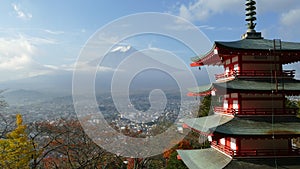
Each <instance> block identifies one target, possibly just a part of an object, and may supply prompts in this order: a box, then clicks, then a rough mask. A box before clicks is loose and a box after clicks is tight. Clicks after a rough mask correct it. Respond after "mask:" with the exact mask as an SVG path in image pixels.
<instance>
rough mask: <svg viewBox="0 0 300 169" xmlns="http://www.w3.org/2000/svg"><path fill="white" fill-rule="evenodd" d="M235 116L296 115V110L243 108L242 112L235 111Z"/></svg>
mask: <svg viewBox="0 0 300 169" xmlns="http://www.w3.org/2000/svg"><path fill="white" fill-rule="evenodd" d="M233 111H234V113H235V114H237V115H238V116H243V115H262V116H271V115H274V116H276V115H292V116H294V115H296V114H297V112H298V109H297V108H243V109H242V110H238V111H235V110H233Z"/></svg>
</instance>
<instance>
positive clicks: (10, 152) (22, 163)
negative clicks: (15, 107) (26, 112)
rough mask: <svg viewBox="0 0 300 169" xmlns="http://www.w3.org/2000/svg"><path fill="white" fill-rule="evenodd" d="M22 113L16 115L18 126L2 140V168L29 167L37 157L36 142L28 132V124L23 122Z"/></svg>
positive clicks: (0, 148)
mask: <svg viewBox="0 0 300 169" xmlns="http://www.w3.org/2000/svg"><path fill="white" fill-rule="evenodd" d="M22 123H23V119H22V116H21V115H20V114H17V115H16V128H15V129H14V130H13V131H12V132H9V133H8V134H7V135H6V138H4V139H1V140H0V151H1V153H0V167H1V168H9V169H10V168H29V167H30V162H32V161H34V159H36V158H37V156H38V154H39V153H38V152H36V151H35V150H34V143H33V142H32V140H30V139H29V138H28V136H27V134H26V131H25V130H26V126H25V125H23V124H22Z"/></svg>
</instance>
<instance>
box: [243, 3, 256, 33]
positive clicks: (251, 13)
mask: <svg viewBox="0 0 300 169" xmlns="http://www.w3.org/2000/svg"><path fill="white" fill-rule="evenodd" d="M255 4H256V2H255V1H254V0H247V1H246V19H245V20H246V21H247V22H248V24H247V27H248V30H247V32H255V26H256V23H254V21H256V17H255V15H256V11H255V10H256V7H255Z"/></svg>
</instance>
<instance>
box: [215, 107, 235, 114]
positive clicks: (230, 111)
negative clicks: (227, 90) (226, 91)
mask: <svg viewBox="0 0 300 169" xmlns="http://www.w3.org/2000/svg"><path fill="white" fill-rule="evenodd" d="M214 112H216V113H220V114H225V115H234V113H235V111H234V109H224V108H223V107H214Z"/></svg>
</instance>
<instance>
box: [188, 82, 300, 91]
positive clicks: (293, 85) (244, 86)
mask: <svg viewBox="0 0 300 169" xmlns="http://www.w3.org/2000/svg"><path fill="white" fill-rule="evenodd" d="M277 82H278V83H277V84H276V83H275V80H268V79H265V80H263V79H234V80H231V81H227V82H219V83H213V84H210V85H205V86H200V87H196V88H192V89H189V91H190V92H193V93H202V92H207V91H208V90H211V89H213V88H216V89H217V90H218V89H219V90H221V89H227V90H239V91H243V90H244V91H272V90H276V89H277V90H279V91H281V90H284V91H299V90H300V80H295V79H290V80H281V79H280V80H277Z"/></svg>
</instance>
